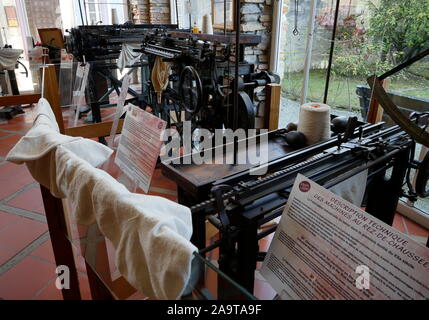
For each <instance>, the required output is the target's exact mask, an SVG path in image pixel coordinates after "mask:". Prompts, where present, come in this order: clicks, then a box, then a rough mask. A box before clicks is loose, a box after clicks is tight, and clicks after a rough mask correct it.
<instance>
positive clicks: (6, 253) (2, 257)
mask: <svg viewBox="0 0 429 320" xmlns="http://www.w3.org/2000/svg"><path fill="white" fill-rule="evenodd" d="M14 255H15V252H14V251H13V250H9V249H5V248H1V247H0V266H1V265H2V264H4V263H5V262H6V261H8V260H9V259H10V258H12V257H13V256H14Z"/></svg>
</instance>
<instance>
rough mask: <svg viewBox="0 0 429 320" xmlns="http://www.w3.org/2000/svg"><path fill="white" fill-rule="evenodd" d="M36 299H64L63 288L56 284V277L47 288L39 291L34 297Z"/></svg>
mask: <svg viewBox="0 0 429 320" xmlns="http://www.w3.org/2000/svg"><path fill="white" fill-rule="evenodd" d="M33 299H34V300H63V294H62V293H61V290H58V288H57V287H56V285H55V279H52V280H51V281H50V282H49V284H48V285H47V286H46V288H44V289H42V290H41V291H39V293H38V294H37V295H36V296H35V297H34V298H33Z"/></svg>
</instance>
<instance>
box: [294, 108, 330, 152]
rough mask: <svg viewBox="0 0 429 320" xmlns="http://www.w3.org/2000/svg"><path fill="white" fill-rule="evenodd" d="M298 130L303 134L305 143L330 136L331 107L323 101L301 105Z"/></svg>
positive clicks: (314, 142) (326, 138)
mask: <svg viewBox="0 0 429 320" xmlns="http://www.w3.org/2000/svg"><path fill="white" fill-rule="evenodd" d="M298 131H299V132H301V133H302V134H304V135H305V137H306V140H307V145H313V144H316V143H319V142H321V141H325V140H328V139H329V138H331V107H330V106H328V105H326V104H323V103H306V104H303V105H302V106H301V111H300V114H299V122H298Z"/></svg>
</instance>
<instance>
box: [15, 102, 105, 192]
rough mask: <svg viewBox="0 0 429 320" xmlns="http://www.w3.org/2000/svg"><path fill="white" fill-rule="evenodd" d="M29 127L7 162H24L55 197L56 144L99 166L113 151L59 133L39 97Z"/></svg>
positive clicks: (52, 117) (95, 143) (46, 104)
mask: <svg viewBox="0 0 429 320" xmlns="http://www.w3.org/2000/svg"><path fill="white" fill-rule="evenodd" d="M34 113H35V115H36V116H35V120H34V123H33V126H32V128H31V129H30V130H29V131H28V132H27V134H26V135H25V136H23V137H22V138H21V139H20V140H19V141H18V143H17V144H16V145H15V146H14V147H13V148H12V150H10V152H9V153H8V155H7V156H6V160H7V161H10V162H13V163H16V164H23V163H25V164H26V165H27V167H28V170H29V171H30V173H31V175H32V176H33V178H34V179H35V180H36V181H37V182H39V183H40V184H41V185H43V186H45V187H46V188H48V189H49V190H51V193H52V194H53V195H55V196H60V194H59V193H58V190H57V186H56V177H55V175H56V172H55V171H56V164H55V150H56V148H57V147H58V146H59V145H62V146H64V147H65V148H67V149H68V150H70V151H72V152H74V153H75V154H76V155H77V156H79V157H81V158H83V159H85V160H86V161H88V162H89V163H90V164H91V165H92V166H94V167H98V166H100V165H102V164H103V163H104V162H106V160H107V159H108V158H109V157H110V155H111V154H112V153H113V151H112V150H111V149H110V148H108V147H106V146H104V145H102V144H100V143H98V142H96V141H93V140H90V139H84V138H81V137H70V136H66V135H63V134H60V133H59V128H58V124H57V122H56V119H55V115H54V113H53V111H52V108H51V106H50V105H49V102H48V101H47V100H46V99H44V98H41V99H40V100H39V102H38V104H37V106H36V107H35V109H34Z"/></svg>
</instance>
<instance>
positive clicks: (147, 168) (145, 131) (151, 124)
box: [115, 104, 167, 193]
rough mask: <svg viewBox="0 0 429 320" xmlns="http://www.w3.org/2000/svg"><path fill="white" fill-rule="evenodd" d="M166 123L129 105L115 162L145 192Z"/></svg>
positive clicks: (148, 185)
mask: <svg viewBox="0 0 429 320" xmlns="http://www.w3.org/2000/svg"><path fill="white" fill-rule="evenodd" d="M166 126H167V123H166V122H165V121H163V120H161V119H159V118H158V117H155V116H154V115H152V114H150V113H149V112H146V111H144V110H141V109H140V108H138V107H136V106H134V105H131V104H130V105H128V109H127V115H126V117H125V121H124V126H123V129H122V134H121V138H120V141H119V146H118V151H117V154H116V158H115V163H116V164H117V165H118V166H119V168H121V170H122V171H123V172H124V173H125V174H126V175H127V176H128V177H130V178H131V179H132V180H133V181H135V182H136V183H137V184H138V185H139V187H140V188H142V190H143V191H144V192H146V193H148V192H149V187H150V183H151V180H152V176H153V173H154V171H155V167H156V162H157V160H158V156H159V152H160V150H161V145H162V134H163V132H164V130H165V128H166Z"/></svg>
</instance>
